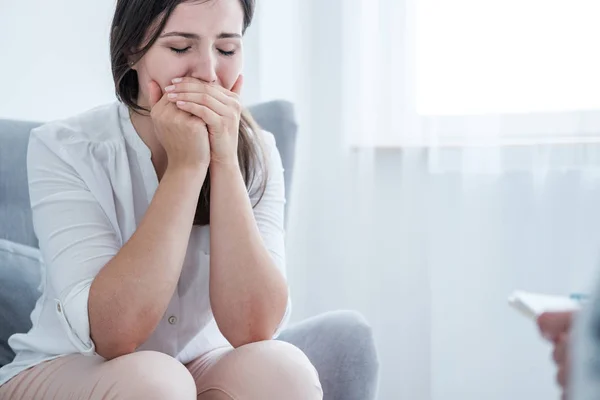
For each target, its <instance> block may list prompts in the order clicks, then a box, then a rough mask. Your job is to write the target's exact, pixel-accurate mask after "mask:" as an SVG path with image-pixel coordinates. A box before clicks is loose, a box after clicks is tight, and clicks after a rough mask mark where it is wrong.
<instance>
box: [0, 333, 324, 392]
mask: <svg viewBox="0 0 600 400" xmlns="http://www.w3.org/2000/svg"><path fill="white" fill-rule="evenodd" d="M322 398H323V391H322V389H321V385H320V383H319V377H318V374H317V372H316V370H315V369H314V367H313V366H312V364H311V363H310V361H309V360H308V358H307V357H306V356H305V355H304V353H302V351H300V350H299V349H298V348H296V347H294V346H292V345H291V344H288V343H285V342H281V341H275V340H271V341H265V342H258V343H253V344H249V345H247V346H243V347H240V348H238V349H235V350H234V349H231V348H223V349H217V350H214V351H212V352H210V353H208V354H206V355H204V356H202V357H200V358H198V359H196V360H194V361H192V362H190V363H189V364H187V365H183V364H181V363H180V362H179V361H177V360H175V359H174V358H172V357H169V356H167V355H165V354H162V353H157V352H151V351H142V352H137V353H132V354H129V355H126V356H122V357H119V358H115V359H114V360H111V361H105V360H104V359H103V358H102V357H99V356H91V357H89V356H82V355H70V356H66V357H62V358H58V359H56V360H53V361H48V362H46V363H42V364H40V365H38V366H36V367H33V368H31V369H29V370H26V371H23V372H21V373H20V374H19V375H17V376H16V377H14V378H13V379H11V380H10V381H8V382H7V383H5V384H4V385H2V386H0V400H117V399H118V400H125V399H127V400H129V399H133V400H136V399H140V400H171V399H173V400H196V399H198V400H213V399H214V400H321V399H322Z"/></svg>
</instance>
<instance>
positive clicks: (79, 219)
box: [27, 127, 120, 354]
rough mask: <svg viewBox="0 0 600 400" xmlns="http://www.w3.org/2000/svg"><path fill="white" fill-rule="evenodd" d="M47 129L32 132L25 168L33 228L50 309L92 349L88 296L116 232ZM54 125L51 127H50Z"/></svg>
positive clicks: (115, 246) (113, 250) (80, 345)
mask: <svg viewBox="0 0 600 400" xmlns="http://www.w3.org/2000/svg"><path fill="white" fill-rule="evenodd" d="M45 129H46V128H44V127H42V128H38V129H36V130H34V131H32V134H31V138H30V142H29V147H28V154H27V170H28V183H29V194H30V200H31V209H32V214H33V224H34V230H35V233H36V235H37V237H38V239H39V243H40V250H41V252H42V257H43V260H44V264H45V268H46V275H47V282H48V284H49V285H51V286H52V289H53V290H52V291H50V293H54V294H55V296H56V298H55V299H54V308H55V312H56V313H57V314H58V318H59V320H60V323H61V326H62V328H63V331H64V333H65V335H67V336H68V337H69V339H70V341H71V343H72V344H73V345H74V346H75V347H76V348H77V349H78V350H79V352H80V353H82V354H94V353H95V345H94V343H93V341H92V339H91V337H90V322H89V316H88V298H89V292H90V287H91V284H92V281H93V280H94V278H95V276H96V275H97V274H98V272H99V271H100V269H102V267H104V265H106V264H107V263H108V262H109V261H110V260H111V259H112V258H113V257H114V256H115V255H116V254H117V252H118V251H119V249H120V237H119V235H118V234H117V232H116V230H115V229H114V227H113V226H112V224H111V223H110V221H109V219H108V218H107V215H106V213H105V212H104V211H103V209H102V207H101V206H100V204H99V203H98V201H97V200H96V198H95V197H94V196H93V195H92V193H91V191H90V190H89V188H88V186H87V185H86V183H85V182H84V181H83V179H82V178H81V177H80V176H79V174H78V173H77V172H76V171H75V169H74V168H73V167H72V166H71V165H70V164H69V163H68V162H67V161H66V159H67V158H68V157H67V151H66V150H65V149H64V147H62V146H61V145H60V144H59V143H55V142H54V140H55V139H53V138H52V135H42V133H45V134H48V133H52V132H48V131H47V130H45ZM49 129H53V128H49Z"/></svg>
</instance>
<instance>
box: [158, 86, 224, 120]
mask: <svg viewBox="0 0 600 400" xmlns="http://www.w3.org/2000/svg"><path fill="white" fill-rule="evenodd" d="M167 98H168V100H169V101H170V102H173V103H175V102H177V101H185V102H189V103H196V104H198V105H201V106H206V107H208V108H210V109H211V110H213V111H214V112H215V113H217V114H219V115H220V116H222V117H226V116H229V115H230V114H231V113H232V109H231V107H229V106H227V105H225V104H223V103H221V102H220V101H219V100H217V99H215V98H214V97H212V96H211V95H209V94H208V93H197V92H189V93H188V92H186V93H169V94H168V96H167Z"/></svg>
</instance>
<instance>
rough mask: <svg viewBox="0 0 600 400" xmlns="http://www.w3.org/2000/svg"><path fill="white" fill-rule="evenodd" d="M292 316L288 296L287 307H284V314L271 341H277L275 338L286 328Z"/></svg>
mask: <svg viewBox="0 0 600 400" xmlns="http://www.w3.org/2000/svg"><path fill="white" fill-rule="evenodd" d="M291 315H292V298H291V297H290V296H288V300H287V306H286V307H285V313H284V314H283V318H282V319H281V322H280V323H279V326H278V327H277V330H276V331H275V334H274V335H273V339H277V337H278V336H279V335H280V334H281V332H282V331H283V330H284V329H285V328H286V326H287V324H288V322H289V321H290V317H291Z"/></svg>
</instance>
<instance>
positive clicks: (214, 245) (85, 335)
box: [0, 0, 376, 400]
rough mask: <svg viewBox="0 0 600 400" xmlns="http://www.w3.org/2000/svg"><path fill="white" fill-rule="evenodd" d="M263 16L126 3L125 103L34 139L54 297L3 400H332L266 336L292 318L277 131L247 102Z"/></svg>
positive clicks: (322, 333) (248, 2)
mask: <svg viewBox="0 0 600 400" xmlns="http://www.w3.org/2000/svg"><path fill="white" fill-rule="evenodd" d="M253 12H254V1H253V0H209V1H182V0H163V1H151V0H119V1H118V3H117V7H116V13H115V16H114V21H113V26H112V31H111V59H112V68H113V75H114V79H115V84H116V90H117V94H118V97H119V100H120V101H119V102H117V103H115V104H111V105H107V106H103V107H98V108H96V109H94V110H91V111H89V112H87V113H85V114H82V115H80V116H77V117H74V118H71V119H68V120H65V121H60V122H54V123H49V124H47V125H45V126H42V127H40V128H38V129H36V130H34V131H33V132H32V135H31V139H30V145H29V150H28V175H29V187H30V196H31V204H32V210H33V219H34V227H35V230H36V234H37V236H38V238H39V240H40V248H41V251H42V254H43V257H44V260H45V264H46V268H45V277H44V278H43V283H42V289H43V290H42V293H43V294H42V296H41V298H40V299H39V301H38V303H37V305H36V308H35V310H34V311H33V313H32V315H31V318H32V322H33V327H32V329H31V330H30V331H29V332H28V333H26V334H16V335H14V336H12V337H11V339H10V345H11V347H12V348H13V350H14V351H15V353H16V357H15V359H14V360H13V362H12V363H11V364H9V365H7V366H5V367H3V368H2V369H0V399H2V400H7V399H11V400H19V399H67V398H69V399H105V398H111V399H178V400H179V399H196V398H198V399H261V400H263V399H292V400H293V399H302V400H309V399H321V398H322V397H323V390H322V388H321V384H320V382H319V377H318V375H317V372H316V370H315V368H314V367H313V365H312V364H311V362H310V361H309V359H308V358H307V357H306V355H305V354H304V353H303V352H302V351H300V350H299V349H298V348H296V347H294V346H293V345H291V344H287V343H285V342H283V341H275V340H269V339H272V338H274V337H276V336H277V335H278V334H279V332H280V331H281V329H282V327H283V326H284V325H285V321H286V320H287V316H288V314H289V298H288V288H287V284H286V281H285V275H284V242H283V208H284V187H283V174H282V164H281V160H280V157H279V154H278V152H277V149H276V147H275V143H274V139H273V137H272V135H270V134H267V133H264V132H261V131H260V129H259V128H258V127H257V126H256V125H255V124H254V123H253V121H252V119H251V117H250V116H249V115H247V114H246V113H245V112H244V111H242V107H241V106H240V100H239V94H240V91H241V89H242V85H243V78H242V76H241V75H240V71H241V68H242V60H243V46H242V36H243V34H244V32H245V30H246V28H247V27H248V25H249V24H250V22H251V19H252V15H253ZM209 222H210V224H209ZM209 237H210V240H209ZM209 254H210V257H209ZM315 326H318V327H319V328H318V329H316V328H315ZM340 327H341V328H340ZM357 327H358V328H359V329H357ZM365 327H366V325H365V324H364V323H362V322H361V321H359V320H358V319H357V318H356V317H355V316H353V315H348V314H346V315H345V316H344V315H342V316H341V317H340V316H338V317H336V319H335V321H333V322H332V321H331V319H330V320H329V322H328V323H324V322H323V321H322V320H314V321H312V322H310V323H308V324H304V325H303V326H300V327H298V328H296V330H295V331H288V332H287V334H286V335H282V336H287V340H288V341H294V340H296V341H297V342H302V341H304V342H305V343H313V342H318V341H321V343H322V345H323V346H325V348H328V347H331V348H334V347H335V346H334V343H335V341H337V340H338V339H339V338H340V337H341V336H340V335H339V334H340V332H341V331H345V332H355V333H354V334H355V335H362V333H361V331H360V329H363V331H365V329H366V328H365ZM349 328H354V329H349ZM328 335H329V336H328ZM332 335H333V336H332ZM335 336H337V337H335ZM328 337H329V339H327V338H328ZM361 337H363V338H364V339H366V340H363V342H369V344H368V346H364V345H363V346H362V347H360V346H357V348H359V349H367V348H368V351H365V352H362V353H361V355H356V354H355V353H352V351H349V353H348V354H349V360H350V362H351V363H353V364H355V365H359V366H360V365H361V364H364V363H365V362H366V361H365V360H367V361H368V362H373V363H374V361H373V360H375V358H374V356H373V354H374V352H373V350H372V346H371V345H370V336H366V335H363V336H361ZM315 338H319V339H318V340H315ZM324 340H325V341H324ZM327 340H329V341H327ZM335 348H339V345H338V346H337V347H335ZM312 352H313V353H323V350H322V349H321V348H317V347H313V348H312ZM362 354H366V355H367V356H368V357H371V358H370V359H369V358H368V357H367V358H364V357H362ZM345 356H347V355H342V354H339V352H338V354H337V356H336V357H338V358H339V359H341V358H342V357H345ZM361 357H362V358H361ZM317 358H318V357H317ZM320 362H321V363H323V364H328V365H329V367H328V368H330V369H331V370H332V371H331V372H335V370H336V368H340V367H341V365H340V363H337V362H336V361H335V360H334V362H331V360H327V361H325V360H323V359H322V360H321V361H320ZM317 363H318V362H317ZM355 365H353V366H352V367H353V368H356V366H355ZM356 372H357V371H356V369H354V370H349V372H348V373H347V375H349V376H350V377H352V375H351V374H352V373H354V374H356ZM331 375H333V374H331ZM342 377H343V373H342ZM366 379H368V380H369V382H365V381H364V379H363V378H356V377H354V378H352V379H341V380H338V381H339V385H340V386H345V387H348V388H349V390H353V391H354V393H353V395H358V396H361V393H363V392H361V390H364V389H362V387H363V386H366V387H367V388H368V389H367V390H368V391H369V392H368V393H374V389H373V388H374V381H375V380H376V368H374V369H373V368H371V374H370V375H368V376H366ZM357 383H358V384H360V387H359V388H358V389H355V386H356V385H357ZM327 385H329V387H332V388H333V389H332V390H334V391H336V392H337V395H339V396H341V398H351V396H348V397H344V396H346V394H345V393H344V392H343V391H341V390H339V389H338V388H334V386H335V384H331V383H327Z"/></svg>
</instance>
